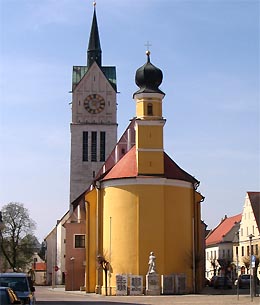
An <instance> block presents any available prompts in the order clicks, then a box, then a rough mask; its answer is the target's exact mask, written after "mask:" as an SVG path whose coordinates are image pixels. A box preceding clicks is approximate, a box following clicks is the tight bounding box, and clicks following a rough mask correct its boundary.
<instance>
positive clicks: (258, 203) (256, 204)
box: [248, 192, 260, 231]
mask: <svg viewBox="0 0 260 305" xmlns="http://www.w3.org/2000/svg"><path fill="white" fill-rule="evenodd" d="M248 197H249V200H250V203H251V207H252V210H253V214H254V216H255V220H256V224H257V227H258V229H259V231H260V192H248Z"/></svg>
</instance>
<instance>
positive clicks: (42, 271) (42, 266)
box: [28, 253, 46, 286]
mask: <svg viewBox="0 0 260 305" xmlns="http://www.w3.org/2000/svg"><path fill="white" fill-rule="evenodd" d="M32 260H33V263H32V265H31V268H30V270H29V272H28V274H30V275H31V276H32V279H33V282H34V284H35V285H41V286H42V285H46V263H45V261H44V260H43V259H41V258H40V256H39V255H38V254H37V253H35V254H34V255H33V258H32Z"/></svg>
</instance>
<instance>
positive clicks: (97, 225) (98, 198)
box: [95, 181, 102, 294]
mask: <svg viewBox="0 0 260 305" xmlns="http://www.w3.org/2000/svg"><path fill="white" fill-rule="evenodd" d="M95 188H96V190H97V219H96V234H97V235H96V247H97V248H96V249H97V253H96V256H98V255H100V254H101V253H100V225H101V223H100V181H96V185H95ZM101 276H102V273H101V274H100V270H99V269H97V294H101Z"/></svg>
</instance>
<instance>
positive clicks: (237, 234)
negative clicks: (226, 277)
mask: <svg viewBox="0 0 260 305" xmlns="http://www.w3.org/2000/svg"><path fill="white" fill-rule="evenodd" d="M235 234H236V237H237V245H238V246H239V231H237V232H236V233H235ZM238 248H239V247H237V250H236V263H237V299H238V300H239V281H238Z"/></svg>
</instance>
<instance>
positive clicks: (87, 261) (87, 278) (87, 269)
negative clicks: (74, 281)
mask: <svg viewBox="0 0 260 305" xmlns="http://www.w3.org/2000/svg"><path fill="white" fill-rule="evenodd" d="M85 209H86V215H87V217H86V218H87V224H86V233H87V234H86V236H87V251H86V267H85V287H86V292H89V219H90V217H89V214H90V213H89V209H90V208H89V202H88V201H85Z"/></svg>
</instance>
